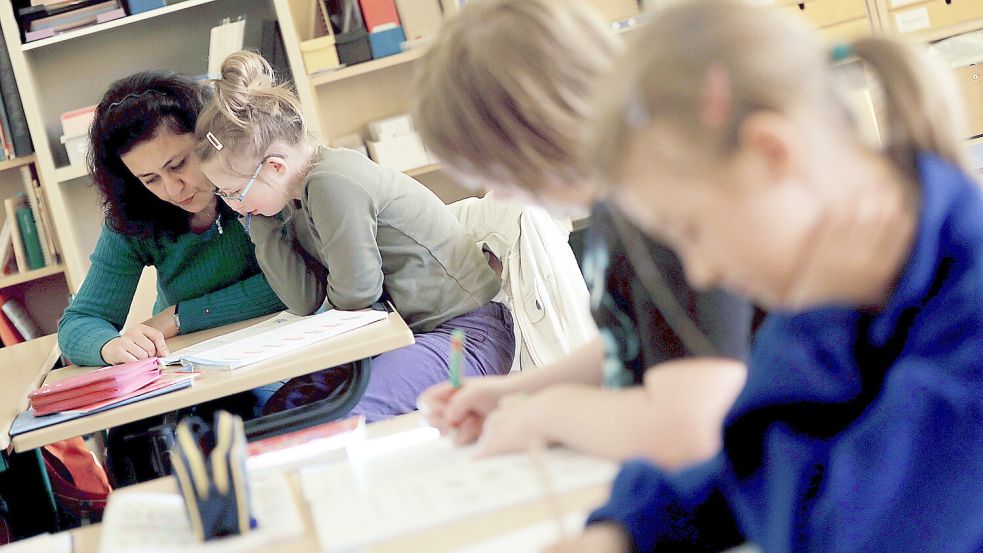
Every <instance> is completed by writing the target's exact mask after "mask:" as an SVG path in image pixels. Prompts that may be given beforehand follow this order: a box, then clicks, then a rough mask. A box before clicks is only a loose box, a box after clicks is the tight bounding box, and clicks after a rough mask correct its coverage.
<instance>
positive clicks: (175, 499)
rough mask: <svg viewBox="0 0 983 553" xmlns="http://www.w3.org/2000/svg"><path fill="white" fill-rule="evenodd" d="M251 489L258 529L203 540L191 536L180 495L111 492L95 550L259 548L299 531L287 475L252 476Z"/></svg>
mask: <svg viewBox="0 0 983 553" xmlns="http://www.w3.org/2000/svg"><path fill="white" fill-rule="evenodd" d="M249 491H250V503H251V504H252V514H253V517H254V518H255V519H256V524H257V526H256V529H254V530H253V531H252V532H250V533H249V534H246V535H242V536H232V537H228V538H221V539H218V540H211V541H208V542H204V543H202V542H199V541H198V539H197V538H196V537H195V535H194V532H193V531H192V529H191V523H190V522H189V520H188V512H187V508H186V507H185V504H184V499H183V498H182V497H181V496H180V495H178V494H176V493H174V494H166V493H143V492H125V491H124V492H122V493H120V492H116V493H113V494H111V495H110V496H109V505H108V506H107V507H106V513H105V516H104V517H103V519H102V531H101V532H100V534H99V536H100V538H99V553H137V552H139V553H164V552H168V553H169V552H173V551H181V553H224V552H232V551H237V552H238V551H262V550H263V549H265V548H268V547H269V546H270V545H272V544H275V543H277V542H280V541H283V540H285V539H290V538H293V537H296V536H299V535H300V534H302V533H303V531H304V527H303V523H302V521H301V518H300V512H299V511H298V509H297V503H296V501H295V500H294V498H293V494H292V493H291V491H290V486H289V484H288V482H287V479H286V477H285V476H283V475H280V474H276V475H272V474H271V475H267V476H265V477H263V478H251V479H250V490H249Z"/></svg>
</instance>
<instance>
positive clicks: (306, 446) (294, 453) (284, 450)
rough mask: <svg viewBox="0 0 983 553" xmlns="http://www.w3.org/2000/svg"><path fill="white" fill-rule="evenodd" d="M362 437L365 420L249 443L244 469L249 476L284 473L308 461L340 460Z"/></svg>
mask: <svg viewBox="0 0 983 553" xmlns="http://www.w3.org/2000/svg"><path fill="white" fill-rule="evenodd" d="M364 438H365V417H364V416H361V415H359V416H355V417H349V418H347V419H344V420H339V421H331V422H326V423H322V424H318V425H316V426H311V427H309V428H304V429H301V430H295V431H293V432H288V433H286V434H280V435H278V436H272V437H269V438H263V439H261V440H255V441H252V442H249V444H247V446H246V452H247V453H248V455H249V457H248V458H247V459H246V467H248V468H249V474H250V476H255V475H256V474H260V473H262V472H264V471H267V470H279V471H286V470H290V469H294V468H297V467H301V466H304V465H307V464H310V463H312V462H322V463H323V462H325V461H328V460H338V459H344V458H345V455H346V452H347V450H346V448H347V447H348V446H349V445H350V444H352V443H354V442H355V441H357V440H363V439H364Z"/></svg>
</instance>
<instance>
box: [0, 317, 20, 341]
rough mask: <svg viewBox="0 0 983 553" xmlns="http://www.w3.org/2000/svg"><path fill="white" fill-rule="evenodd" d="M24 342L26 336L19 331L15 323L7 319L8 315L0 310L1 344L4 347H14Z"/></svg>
mask: <svg viewBox="0 0 983 553" xmlns="http://www.w3.org/2000/svg"><path fill="white" fill-rule="evenodd" d="M23 341H24V336H22V335H21V333H20V332H19V331H18V330H17V327H15V326H14V323H12V322H11V321H10V319H8V318H7V315H6V313H4V312H3V310H0V342H3V345H4V346H12V345H14V344H19V343H21V342H23Z"/></svg>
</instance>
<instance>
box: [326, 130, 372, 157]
mask: <svg viewBox="0 0 983 553" xmlns="http://www.w3.org/2000/svg"><path fill="white" fill-rule="evenodd" d="M331 147H332V148H348V149H349V150H355V151H356V152H360V153H361V154H362V155H363V156H365V157H369V152H368V150H366V149H365V141H364V140H362V135H360V134H358V133H357V132H353V133H352V134H346V135H345V136H341V137H338V138H336V139H334V140H332V141H331Z"/></svg>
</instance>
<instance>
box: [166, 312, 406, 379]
mask: <svg viewBox="0 0 983 553" xmlns="http://www.w3.org/2000/svg"><path fill="white" fill-rule="evenodd" d="M387 316H388V315H387V313H385V312H383V311H375V310H366V311H337V310H334V309H332V310H330V311H325V312H324V313H319V314H317V315H310V316H308V317H297V316H295V315H290V314H289V313H281V314H279V315H277V316H275V317H273V318H271V319H269V320H267V321H264V322H262V323H259V324H258V325H254V326H252V327H249V328H244V329H242V330H240V331H238V332H234V333H231V334H228V335H225V336H220V337H218V338H214V339H212V340H208V341H205V342H202V343H201V344H198V345H196V346H193V347H191V348H185V349H183V350H180V351H178V352H175V353H174V354H173V355H171V356H170V357H168V358H166V359H165V362H174V360H175V359H177V360H179V361H180V363H181V364H182V365H184V366H185V367H188V368H190V369H192V370H196V371H197V370H201V371H232V370H235V369H238V368H239V367H243V366H246V365H250V364H253V363H259V362H260V361H265V360H267V359H271V358H273V357H276V356H277V355H281V354H284V353H287V352H291V351H294V350H297V349H300V348H303V347H305V346H309V345H311V344H314V343H317V342H320V341H322V340H326V339H328V338H333V337H335V336H340V335H341V334H344V333H346V332H350V331H352V330H355V329H357V328H361V327H363V326H366V325H369V324H372V323H375V322H378V321H381V320H384V319H385V318H386V317H387Z"/></svg>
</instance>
